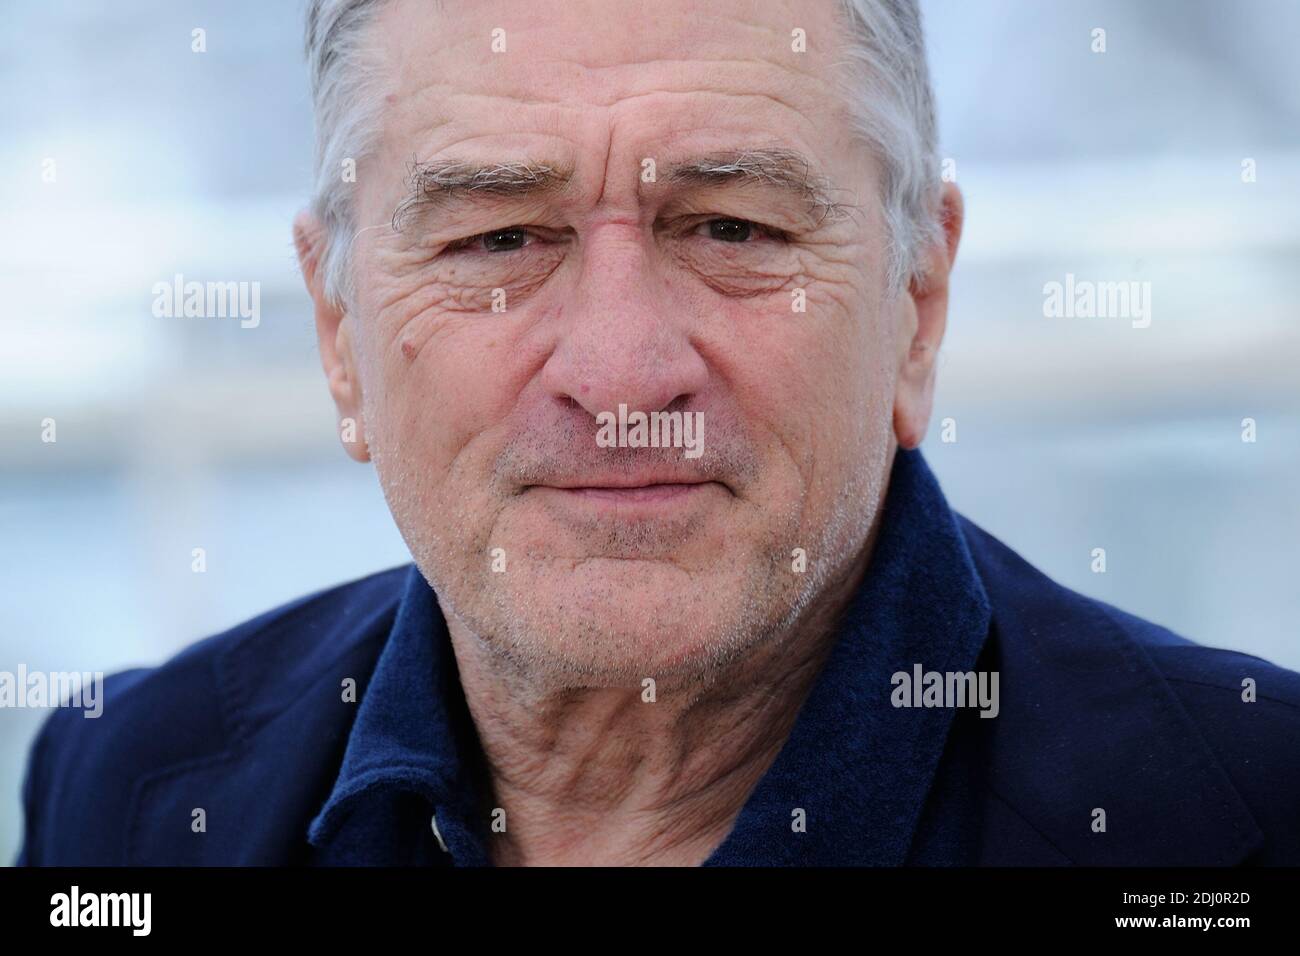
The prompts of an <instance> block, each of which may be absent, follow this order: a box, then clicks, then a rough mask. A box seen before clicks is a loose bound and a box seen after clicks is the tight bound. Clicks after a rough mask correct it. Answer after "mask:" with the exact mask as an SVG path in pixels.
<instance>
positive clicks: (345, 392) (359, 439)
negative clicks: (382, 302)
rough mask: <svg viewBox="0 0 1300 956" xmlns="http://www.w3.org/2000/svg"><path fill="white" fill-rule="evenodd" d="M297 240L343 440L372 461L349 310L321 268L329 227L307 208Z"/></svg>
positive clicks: (358, 456) (359, 457) (296, 226)
mask: <svg viewBox="0 0 1300 956" xmlns="http://www.w3.org/2000/svg"><path fill="white" fill-rule="evenodd" d="M293 239H294V246H295V247H296V248H297V250H298V264H299V266H300V267H301V269H302V277H303V281H304V282H305V283H306V285H307V292H308V294H309V295H310V296H311V299H312V305H313V309H314V311H315V317H316V341H317V345H318V348H319V350H320V359H321V367H322V369H324V371H325V380H326V382H327V383H328V385H329V390H330V396H331V397H332V398H333V399H334V405H335V407H336V408H337V409H338V418H339V440H340V441H341V442H342V443H343V450H344V451H346V452H347V453H348V455H349V456H350V457H352V458H353V459H355V460H356V461H360V462H365V461H369V460H370V449H369V447H368V446H367V444H366V439H365V434H366V429H365V422H364V419H363V418H362V412H361V409H362V407H363V403H362V401H361V382H360V380H359V379H358V378H357V372H356V362H355V360H354V355H353V348H352V341H351V336H350V334H349V327H350V324H351V323H350V321H349V318H348V315H347V313H346V311H345V310H344V309H343V308H342V307H341V306H340V305H339V304H338V303H336V302H334V301H332V300H331V299H330V297H329V296H328V295H327V294H326V291H325V279H324V275H323V274H322V271H321V268H320V266H321V252H322V250H323V249H324V242H325V230H324V228H323V227H322V225H321V223H320V221H319V220H318V219H317V218H316V217H315V216H313V215H312V214H311V213H310V212H307V211H303V212H300V213H299V214H298V216H297V217H296V218H295V219H294V223H293Z"/></svg>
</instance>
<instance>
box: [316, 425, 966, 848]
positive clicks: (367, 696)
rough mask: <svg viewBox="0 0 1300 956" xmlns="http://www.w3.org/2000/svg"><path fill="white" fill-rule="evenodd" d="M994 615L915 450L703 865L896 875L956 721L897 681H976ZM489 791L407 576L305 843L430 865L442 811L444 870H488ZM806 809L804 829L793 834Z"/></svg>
mask: <svg viewBox="0 0 1300 956" xmlns="http://www.w3.org/2000/svg"><path fill="white" fill-rule="evenodd" d="M990 616H991V615H990V608H989V600H988V596H987V595H986V593H985V591H984V588H983V585H982V584H981V583H980V580H979V577H978V575H977V573H976V571H975V566H974V563H973V561H972V559H971V556H970V552H969V550H968V549H967V546H966V542H965V540H964V538H963V537H962V534H961V531H960V529H959V527H958V525H957V521H956V517H955V515H954V514H953V513H952V511H951V510H950V509H949V508H948V505H947V502H946V501H945V500H944V497H943V494H942V492H941V491H940V489H939V485H938V482H937V481H936V479H935V477H934V475H933V474H932V473H931V471H930V469H929V467H928V466H927V465H926V463H925V461H924V459H923V458H922V456H921V453H920V452H919V451H900V452H899V453H898V455H897V457H896V459H895V462H894V467H893V471H892V472H891V475H890V483H889V490H888V494H887V496H886V503H885V509H884V514H883V517H882V523H881V528H880V532H879V535H878V537H877V540H876V545H875V551H874V553H873V554H872V557H871V561H870V564H869V567H868V569H867V573H866V574H865V576H864V579H863V582H862V584H861V585H860V587H859V588H858V590H857V592H856V594H855V595H854V597H853V599H852V601H851V604H850V607H849V608H848V610H847V612H846V614H845V615H844V618H843V624H842V625H841V630H840V633H839V635H838V637H837V639H836V642H835V645H834V647H833V649H832V650H831V653H830V655H829V657H828V659H827V661H826V664H825V665H824V667H823V670H822V672H821V674H820V675H819V676H818V678H817V680H816V682H815V683H814V686H813V689H812V691H811V693H810V694H809V697H808V699H807V700H806V701H805V703H804V705H803V707H802V709H801V710H800V713H799V716H798V718H797V719H796V721H795V725H794V728H793V730H792V731H791V734H790V737H789V739H788V740H787V741H786V743H785V745H784V747H783V748H782V750H781V752H780V754H779V755H778V756H777V759H776V761H775V762H774V763H773V765H772V766H771V767H770V768H769V769H768V771H767V773H766V774H765V775H764V776H763V778H762V779H761V780H760V781H759V783H758V785H757V786H756V787H755V789H754V791H753V792H752V793H751V794H750V797H749V799H748V800H747V802H746V803H745V806H744V808H743V809H742V810H741V812H740V815H739V817H738V818H737V819H736V822H735V825H734V827H733V828H732V831H731V833H730V834H729V835H728V836H727V838H726V839H725V840H724V841H723V842H722V844H721V845H720V846H719V847H718V848H717V849H716V850H715V851H714V852H713V854H712V855H711V856H710V857H709V859H708V860H707V861H706V863H705V865H717V866H727V865H753V864H765V865H789V864H812V865H816V864H819V863H837V862H845V861H847V860H850V859H851V860H852V861H853V862H855V863H861V864H876V865H897V864H901V863H903V862H904V861H905V860H906V857H907V853H908V849H909V847H910V846H911V843H912V839H913V836H914V835H915V833H916V828H917V824H918V821H919V818H920V813H921V809H922V807H923V805H924V803H925V799H926V796H927V794H928V792H929V790H930V785H931V782H932V781H933V779H934V775H935V772H936V769H937V767H938V764H939V759H940V757H941V755H942V753H943V749H944V743H945V740H946V739H947V735H948V730H949V727H950V725H951V722H952V718H953V711H952V710H951V709H950V708H942V707H938V708H924V709H910V708H895V707H894V706H892V704H891V702H890V695H891V692H892V690H893V684H892V682H891V676H892V675H893V674H894V673H896V672H898V671H904V672H907V673H909V674H910V673H911V672H912V670H913V668H914V666H915V665H917V664H920V665H922V666H923V668H924V669H925V670H926V671H940V672H965V671H970V670H974V669H975V664H976V660H977V658H978V657H979V654H980V650H981V648H982V647H983V645H984V641H985V638H986V636H987V633H988V629H989V621H990ZM485 788H486V776H485V769H484V766H483V758H482V752H481V749H480V747H479V744H478V738H477V734H476V733H475V731H474V727H473V722H472V720H471V719H470V717H469V712H468V708H467V706H466V704H465V699H464V693H463V691H462V689H461V686H460V681H459V677H458V672H457V667H456V659H455V655H454V654H453V652H452V647H451V641H450V637H449V635H448V633H447V626H446V622H445V620H444V619H443V616H442V613H441V611H440V609H439V607H438V602H437V597H436V596H435V594H434V593H433V591H432V590H431V589H430V588H429V586H428V584H427V583H426V582H425V580H424V578H423V577H422V576H421V575H420V573H419V571H418V570H417V569H416V568H415V567H414V566H412V568H411V571H410V574H409V577H408V579H407V584H406V590H405V594H404V596H403V598H402V602H401V605H400V607H399V610H398V613H397V618H396V620H395V622H394V625H393V629H392V633H391V634H390V636H389V639H388V641H387V643H386V644H385V646H384V649H383V651H382V653H381V654H380V657H379V660H378V663H377V664H376V666H375V670H374V673H373V675H372V676H371V679H370V682H369V684H368V686H367V687H366V689H365V691H364V694H363V696H362V698H361V703H360V705H359V710H358V713H357V716H356V720H355V722H354V724H353V727H352V731H351V733H350V735H349V737H348V741H347V747H346V751H345V753H344V757H343V764H342V767H341V769H340V771H339V775H338V778H337V780H336V781H335V783H334V787H333V790H332V792H331V794H330V796H329V799H328V800H327V801H326V802H325V805H324V806H323V807H322V809H321V810H320V812H319V814H318V815H317V816H316V818H315V819H314V820H313V821H312V823H311V826H310V829H309V832H308V839H309V841H310V842H311V843H312V844H313V845H315V846H316V847H317V848H319V849H322V850H328V851H331V852H330V853H329V854H327V857H328V858H330V859H336V860H344V861H347V862H357V863H372V864H382V863H392V862H402V861H412V860H414V859H423V858H424V857H422V856H418V857H413V856H412V851H411V846H412V841H420V840H422V841H425V843H426V844H428V845H431V846H432V847H433V848H434V849H433V855H432V856H431V857H430V859H431V860H437V853H438V852H439V848H438V844H437V843H434V842H433V841H434V840H435V839H436V838H435V837H434V835H433V833H432V829H431V828H430V826H429V824H430V819H429V818H430V817H431V816H434V815H435V814H436V821H437V827H438V837H439V838H441V840H442V842H443V843H445V844H446V847H447V855H448V856H449V857H450V862H453V863H455V864H457V865H485V864H487V862H488V855H487V851H486V840H487V839H489V837H488V835H487V829H488V828H487V821H486V820H484V819H480V818H481V816H482V814H481V812H480V810H479V807H480V806H481V804H480V802H479V796H480V794H482V793H484V792H486V790H485ZM424 811H432V813H429V812H424ZM799 811H802V822H803V826H802V828H800V827H797V826H794V825H793V823H794V821H795V820H796V819H798V818H799ZM421 821H422V822H421ZM417 826H418V827H420V830H419V831H418V832H417V831H416V830H415V829H414V828H415V827H417ZM403 830H405V831H409V832H402V831H403ZM393 854H397V855H398V856H399V857H400V859H398V860H395V859H392V858H391V857H392V855H393Z"/></svg>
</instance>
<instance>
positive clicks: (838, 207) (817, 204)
mask: <svg viewBox="0 0 1300 956" xmlns="http://www.w3.org/2000/svg"><path fill="white" fill-rule="evenodd" d="M813 170H814V167H813V164H812V163H811V162H810V161H809V160H808V158H807V157H806V156H804V155H803V154H802V153H799V152H796V151H795V150H792V149H784V148H766V149H745V150H727V151H723V152H718V153H710V154H708V155H706V156H700V157H696V158H694V159H690V160H687V161H685V162H681V163H676V164H674V165H672V166H671V167H670V168H669V171H668V181H669V182H671V183H674V184H676V185H686V186H717V185H720V184H724V183H740V184H751V183H752V184H758V185H766V186H775V187H777V188H778V189H782V190H786V191H789V192H791V193H794V194H795V195H796V196H798V198H799V199H800V200H801V201H802V202H803V204H804V206H805V208H806V209H807V211H808V214H809V215H810V216H812V217H813V218H814V219H816V220H817V223H818V224H819V225H820V224H821V223H822V222H823V221H825V220H826V219H828V218H829V219H841V218H843V217H844V216H845V215H847V213H848V211H849V209H850V208H851V207H850V206H847V205H845V204H842V203H839V202H836V201H835V200H834V199H833V198H831V192H832V191H833V187H832V186H831V184H830V180H828V179H827V178H826V177H825V176H822V175H819V174H817V173H815V172H814V171H813Z"/></svg>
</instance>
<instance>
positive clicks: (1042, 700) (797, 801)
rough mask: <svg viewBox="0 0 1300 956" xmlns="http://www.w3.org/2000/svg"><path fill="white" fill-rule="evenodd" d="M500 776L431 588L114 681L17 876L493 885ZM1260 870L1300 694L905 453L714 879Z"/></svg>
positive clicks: (353, 605) (1288, 792)
mask: <svg viewBox="0 0 1300 956" xmlns="http://www.w3.org/2000/svg"><path fill="white" fill-rule="evenodd" d="M916 665H921V666H922V667H923V669H924V670H925V671H937V672H971V671H974V672H980V671H985V672H997V674H998V675H999V685H998V686H999V698H1000V699H999V706H998V713H997V716H996V717H993V718H987V717H981V716H980V711H979V710H978V709H976V708H972V707H964V708H963V707H901V706H895V703H896V702H897V700H896V695H895V694H894V693H893V692H894V690H895V685H894V682H893V680H892V675H894V674H895V673H897V672H907V673H911V672H913V670H914V668H915V666H916ZM1246 678H1250V679H1252V680H1253V681H1254V687H1255V694H1256V697H1255V699H1254V700H1253V701H1249V700H1246V699H1243V698H1244V697H1249V696H1250V695H1249V694H1244V693H1243V681H1244V680H1245V679H1246ZM349 679H351V680H354V681H355V682H356V686H357V696H356V700H355V701H352V700H348V699H345V698H346V697H347V695H346V694H345V693H344V686H345V682H346V681H348V680H349ZM486 779H487V778H486V776H485V772H484V766H483V758H482V753H481V750H480V747H479V744H478V739H477V736H476V734H475V731H474V726H473V723H472V721H471V720H470V717H469V712H468V709H467V708H466V705H465V700H464V696H463V693H462V691H461V688H460V684H459V681H458V677H457V671H456V662H455V658H454V656H453V654H452V652H451V645H450V642H449V639H448V635H447V630H446V626H445V623H444V621H443V617H442V615H441V613H440V611H439V608H438V604H437V598H436V596H435V595H434V593H433V592H432V591H431V590H430V588H429V587H428V585H427V584H426V583H425V581H424V579H423V578H422V577H421V575H420V574H419V573H418V571H416V569H415V568H414V566H411V565H408V566H405V567H401V568H396V569H394V570H391V571H386V572H383V573H380V574H376V575H373V576H371V577H368V578H364V579H362V580H360V581H356V582H353V583H350V584H345V585H343V586H341V587H336V588H333V589H332V590H329V591H325V592H323V593H320V594H316V595H313V596H311V597H308V598H304V599H302V600H299V601H296V602H294V603H292V604H289V605H286V606H284V607H281V608H278V609H276V610H274V611H271V612H269V613H267V614H264V615H262V616H260V617H258V618H256V619H254V620H251V621H248V622H247V623H245V624H242V625H240V626H238V627H236V628H234V629H233V630H231V631H228V632H226V633H224V634H220V635H217V636H215V637H211V638H208V639H207V640H204V641H202V642H200V643H198V644H195V645H193V646H192V647H190V648H188V649H187V650H185V651H184V652H182V653H181V654H179V655H178V656H176V657H175V658H173V659H172V660H170V661H168V662H167V663H165V664H163V665H162V666H160V667H156V668H151V669H139V670H132V671H127V672H124V673H121V674H117V675H114V676H112V677H110V678H108V680H107V681H106V684H105V694H104V709H103V714H102V716H101V717H99V718H98V719H85V718H84V717H83V716H82V714H81V712H80V711H76V710H71V709H60V710H55V711H53V712H52V713H51V715H50V717H49V718H48V719H47V720H46V722H45V724H44V726H43V727H42V730H41V733H40V734H39V736H38V738H37V740H36V742H35V743H34V744H33V747H32V751H31V755H30V759H29V764H28V771H27V777H26V781H25V784H24V791H23V796H24V804H25V810H26V831H25V835H24V844H23V849H22V853H21V855H20V858H19V861H20V862H25V863H28V864H33V865H79V864H92V865H93V864H108V865H113V864H171V865H192V864H205V865H206V864H262V865H266V864H316V865H333V864H398V865H435V866H447V865H461V866H464V865H484V864H487V863H488V859H489V857H488V852H487V846H488V841H490V840H491V839H492V838H493V837H492V835H491V832H490V818H489V814H490V812H491V811H490V807H489V805H490V802H491V801H490V799H488V798H487V797H486V795H487V794H489V793H490V790H489V789H488V787H487V783H486ZM200 809H201V810H202V811H203V813H202V814H201V815H199V814H197V813H196V811H197V810H200ZM1099 810H1100V811H1104V824H1105V826H1104V829H1102V828H1101V826H1100V821H1101V820H1102V816H1101V815H1100V814H1099V813H1098V812H1097V811H1099ZM798 811H802V820H803V821H804V825H803V827H802V828H800V827H798V826H795V825H793V822H794V821H795V820H796V818H799V816H800V815H799V812H798ZM199 819H202V822H203V826H201V827H200V826H198V824H197V823H196V822H195V821H196V820H199ZM1238 863H1262V864H1280V863H1285V864H1297V863H1300V675H1297V674H1294V673H1291V672H1289V671H1285V670H1282V669H1280V668H1278V667H1275V666H1273V665H1271V664H1269V663H1267V662H1265V661H1263V660H1260V659H1259V658H1256V657H1251V656H1248V655H1245V654H1240V653H1236V652H1232V651H1225V650H1215V649H1211V648H1208V647H1202V646H1200V645H1197V644H1194V643H1192V642H1190V641H1187V640H1185V639H1183V638H1181V637H1178V636H1176V635H1174V634H1172V633H1170V632H1169V631H1167V630H1165V629H1164V628H1161V627H1159V626H1156V625H1154V624H1151V623H1149V622H1146V621H1143V620H1140V619H1138V618H1136V617H1133V616H1131V615H1129V614H1126V613H1124V612H1122V611H1119V610H1117V609H1116V608H1113V607H1110V606H1108V605H1106V604H1102V603H1099V602H1097V601H1093V600H1090V599H1088V598H1085V597H1083V596H1081V595H1079V594H1076V593H1074V592H1072V591H1069V590H1067V589H1065V588H1063V587H1060V586H1059V585H1057V584H1055V583H1053V582H1052V581H1050V580H1049V579H1047V578H1046V577H1044V576H1043V575H1042V574H1040V573H1039V572H1037V571H1036V570H1034V569H1033V568H1032V567H1030V566H1029V565H1028V564H1026V563H1025V562H1024V561H1023V560H1021V559H1020V558H1019V557H1018V556H1017V555H1016V554H1015V553H1013V552H1012V551H1010V550H1009V549H1008V548H1007V547H1005V546H1004V545H1002V544H1000V543H999V542H998V541H996V540H995V539H994V538H992V537H990V536H989V535H988V534H986V533H985V532H984V531H982V530H980V529H979V528H977V527H976V526H975V525H973V524H972V523H970V522H969V521H967V520H966V519H964V518H962V517H960V516H958V515H956V514H954V513H953V512H952V511H950V510H949V508H948V506H947V504H946V502H945V501H944V498H943V495H942V493H941V492H940V490H939V487H938V484H937V482H936V481H935V479H934V476H933V475H932V474H931V472H930V470H929V468H928V467H927V466H926V464H925V462H924V461H923V459H922V457H921V455H920V453H919V452H904V453H900V455H899V456H898V459H897V462H896V464H895V467H894V471H893V474H892V475H891V481H890V489H889V493H888V497H887V501H886V506H885V512H884V519H883V522H882V527H881V532H880V536H879V538H878V541H877V544H876V550H875V552H874V553H873V555H872V560H871V564H870V567H869V570H868V573H867V575H866V577H865V580H864V582H863V584H862V586H861V588H860V589H859V591H858V593H857V594H856V595H855V596H854V598H853V601H852V605H851V607H850V609H849V611H848V613H847V614H846V616H845V619H844V624H843V626H842V628H841V631H840V632H839V634H838V636H837V639H836V643H835V645H834V648H833V650H832V652H831V654H830V656H829V658H828V660H827V663H826V665H825V667H824V669H823V671H822V673H821V674H820V675H819V677H818V679H817V681H816V683H815V685H814V687H813V690H812V691H811V693H810V695H809V697H808V699H807V701H806V702H805V703H804V705H803V708H802V709H801V711H800V713H799V715H798V718H797V720H796V722H795V725H794V728H793V731H792V732H791V735H790V737H789V739H788V741H787V742H786V744H785V746H784V748H783V749H782V751H781V752H780V754H779V755H778V757H777V759H776V761H775V763H774V764H773V765H772V767H771V768H770V769H769V770H768V772H767V773H766V775H765V776H764V777H763V778H762V779H761V780H760V781H759V783H758V785H757V786H756V787H755V789H754V791H753V792H752V793H751V794H750V796H749V798H748V800H747V802H746V804H745V806H744V808H743V809H742V811H741V813H740V815H739V817H738V818H737V820H736V822H735V825H734V827H733V829H732V831H731V833H730V835H729V836H728V837H727V838H726V840H725V841H723V843H722V844H721V846H719V847H718V848H717V850H716V851H715V852H714V853H713V855H712V856H711V857H710V858H709V860H708V861H707V863H706V865H753V864H758V865H762V864H775V865H786V864H812V865H824V864H831V865H838V864H872V865H898V864H919V865H954V864H955V865H1006V864H1025V865H1069V864H1083V865H1133V864H1136V865H1214V866H1217V865H1229V864H1238Z"/></svg>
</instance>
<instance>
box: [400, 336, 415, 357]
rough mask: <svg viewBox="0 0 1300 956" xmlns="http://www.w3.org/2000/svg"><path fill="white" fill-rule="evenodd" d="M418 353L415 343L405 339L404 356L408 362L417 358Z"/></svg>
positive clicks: (403, 343) (403, 342)
mask: <svg viewBox="0 0 1300 956" xmlns="http://www.w3.org/2000/svg"><path fill="white" fill-rule="evenodd" d="M416 351H417V349H416V347H415V343H414V342H412V341H411V340H410V339H404V340H403V341H402V355H404V356H405V357H406V359H407V361H410V360H412V359H414V358H415V353H416Z"/></svg>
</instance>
